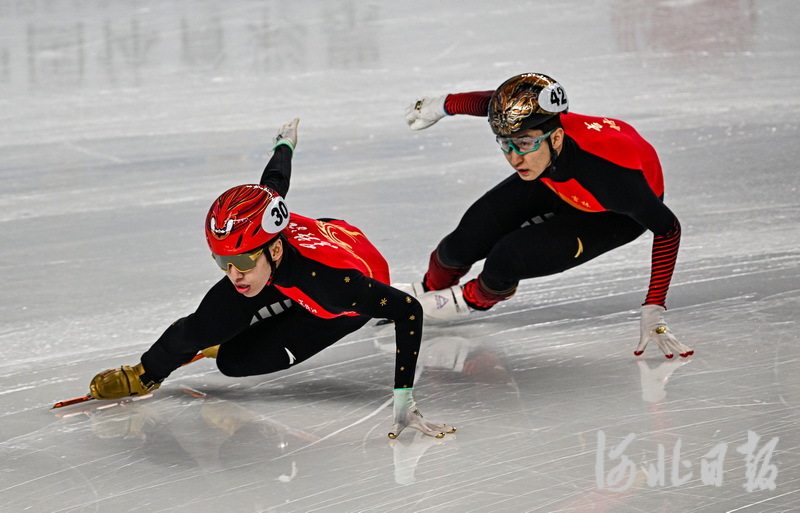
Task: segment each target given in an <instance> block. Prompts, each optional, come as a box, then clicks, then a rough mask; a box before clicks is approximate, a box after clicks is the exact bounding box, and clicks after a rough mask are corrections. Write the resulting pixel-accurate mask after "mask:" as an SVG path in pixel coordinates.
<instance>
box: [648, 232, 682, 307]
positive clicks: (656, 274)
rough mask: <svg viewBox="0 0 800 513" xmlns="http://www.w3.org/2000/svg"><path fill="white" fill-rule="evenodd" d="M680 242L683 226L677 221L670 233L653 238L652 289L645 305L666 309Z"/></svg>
mask: <svg viewBox="0 0 800 513" xmlns="http://www.w3.org/2000/svg"><path fill="white" fill-rule="evenodd" d="M680 241H681V225H680V223H679V222H678V220H677V219H675V224H673V226H672V229H671V230H670V231H669V232H667V233H666V234H665V235H656V236H655V237H654V238H653V252H652V264H651V270H650V287H649V288H648V290H647V298H645V300H644V304H645V305H659V306H663V307H664V308H666V301H667V290H669V283H670V281H672V273H673V271H674V270H675V262H676V261H677V260H678V248H679V247H680Z"/></svg>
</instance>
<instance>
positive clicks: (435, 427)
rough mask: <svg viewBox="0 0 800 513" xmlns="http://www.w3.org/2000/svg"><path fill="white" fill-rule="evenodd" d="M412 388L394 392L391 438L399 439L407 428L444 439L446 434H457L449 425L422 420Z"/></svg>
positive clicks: (398, 389)
mask: <svg viewBox="0 0 800 513" xmlns="http://www.w3.org/2000/svg"><path fill="white" fill-rule="evenodd" d="M411 390H412V389H410V388H396V389H395V390H394V425H393V426H392V430H391V431H389V438H392V439H394V438H397V437H398V436H400V433H401V432H402V431H403V430H404V429H405V428H407V427H409V428H413V429H416V430H417V431H420V432H422V433H423V434H425V435H428V436H433V437H436V438H444V435H445V433H448V434H449V433H455V432H456V428H455V427H453V426H448V425H447V424H442V423H437V422H429V421H427V420H425V419H423V418H422V413H420V412H419V408H417V403H416V402H414V397H413V396H412V393H411Z"/></svg>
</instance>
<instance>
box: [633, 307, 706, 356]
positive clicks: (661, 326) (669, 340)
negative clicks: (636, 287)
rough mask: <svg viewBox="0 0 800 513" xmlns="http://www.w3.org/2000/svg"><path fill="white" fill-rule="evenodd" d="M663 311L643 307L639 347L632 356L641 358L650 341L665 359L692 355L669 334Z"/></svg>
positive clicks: (690, 351) (691, 351)
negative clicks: (677, 355) (676, 355)
mask: <svg viewBox="0 0 800 513" xmlns="http://www.w3.org/2000/svg"><path fill="white" fill-rule="evenodd" d="M665 311H666V308H664V307H663V306H660V305H644V306H643V307H642V317H641V322H640V332H641V333H640V337H639V345H638V346H636V350H635V351H634V352H633V354H635V355H636V356H641V355H642V353H644V350H645V348H646V347H647V344H649V343H650V342H652V341H655V343H656V344H658V347H659V349H661V351H663V352H664V356H665V357H666V358H672V357H674V356H675V353H677V354H679V355H681V357H683V358H688V357H689V356H691V355H693V354H694V351H693V350H692V348H690V347H689V346H685V345H683V344H681V343H680V342H678V339H677V338H675V336H674V335H673V334H672V333H670V331H669V328H668V327H667V323H666V321H665V320H664V312H665Z"/></svg>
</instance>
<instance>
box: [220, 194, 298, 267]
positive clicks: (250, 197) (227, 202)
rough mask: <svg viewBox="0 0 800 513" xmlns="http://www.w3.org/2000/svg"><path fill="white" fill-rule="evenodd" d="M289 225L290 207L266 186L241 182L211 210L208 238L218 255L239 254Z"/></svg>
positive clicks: (258, 244)
mask: <svg viewBox="0 0 800 513" xmlns="http://www.w3.org/2000/svg"><path fill="white" fill-rule="evenodd" d="M288 225H289V208H288V207H287V206H286V202H285V201H284V199H283V198H282V197H281V195H280V194H278V193H277V192H276V191H274V190H273V189H271V188H269V187H265V186H263V185H254V184H250V185H237V186H236V187H232V188H230V189H228V190H227V191H225V192H223V193H222V195H220V197H219V198H217V199H216V200H215V201H214V203H212V204H211V208H210V209H209V210H208V215H207V216H206V241H207V242H208V247H209V248H210V249H211V252H212V253H214V254H215V255H238V254H241V253H247V252H250V251H253V250H256V249H258V248H260V247H262V246H264V245H265V244H267V243H268V242H270V241H272V240H273V239H275V238H276V237H278V235H279V234H280V232H281V231H283V229H284V228H286V227H287V226H288Z"/></svg>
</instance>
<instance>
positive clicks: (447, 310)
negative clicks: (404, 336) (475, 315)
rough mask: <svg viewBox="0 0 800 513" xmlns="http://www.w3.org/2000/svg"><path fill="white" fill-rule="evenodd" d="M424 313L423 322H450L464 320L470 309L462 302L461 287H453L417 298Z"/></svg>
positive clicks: (433, 291) (426, 293)
mask: <svg viewBox="0 0 800 513" xmlns="http://www.w3.org/2000/svg"><path fill="white" fill-rule="evenodd" d="M417 300H419V302H420V304H421V305H422V311H423V312H424V313H425V320H427V321H432V322H450V321H457V320H460V319H466V318H467V317H468V316H469V314H470V312H471V311H472V309H471V308H470V307H469V306H467V303H466V301H464V295H463V294H462V292H461V287H460V286H458V285H453V286H452V287H450V288H447V289H443V290H432V291H430V292H425V293H424V294H421V295H419V296H417Z"/></svg>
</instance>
